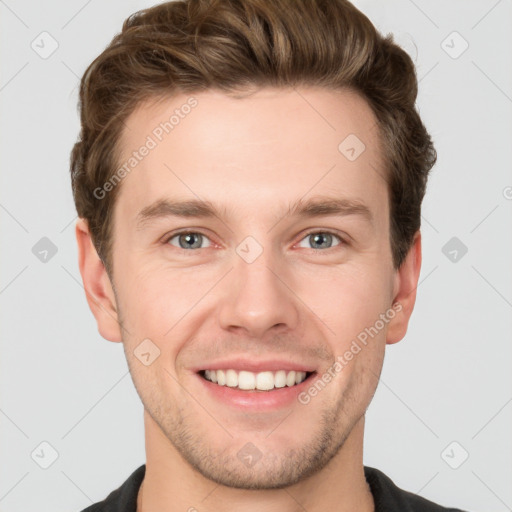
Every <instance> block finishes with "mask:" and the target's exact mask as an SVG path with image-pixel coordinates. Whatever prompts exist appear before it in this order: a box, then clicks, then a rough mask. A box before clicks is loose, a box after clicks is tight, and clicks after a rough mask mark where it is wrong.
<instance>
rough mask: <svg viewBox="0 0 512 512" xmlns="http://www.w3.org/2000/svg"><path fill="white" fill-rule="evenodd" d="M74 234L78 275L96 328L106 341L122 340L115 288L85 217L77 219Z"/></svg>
mask: <svg viewBox="0 0 512 512" xmlns="http://www.w3.org/2000/svg"><path fill="white" fill-rule="evenodd" d="M75 234H76V241H77V244H78V265H79V268H80V274H81V276H82V282H83V284H84V289H85V295H86V298H87V303H88V304H89V308H90V309H91V311H92V314H93V315H94V317H95V318H96V323H97V325H98V331H99V333H100V334H101V336H102V337H103V338H105V339H106V340H109V341H114V342H119V341H122V333H121V326H120V324H119V317H118V312H117V305H116V298H115V294H114V290H113V288H112V284H111V282H110V278H109V276H108V274H107V271H106V269H105V266H104V265H103V262H102V261H101V259H100V258H99V256H98V253H97V251H96V248H95V247H94V244H93V242H92V239H91V234H90V231H89V226H88V223H87V221H86V220H85V219H82V218H80V219H78V221H77V223H76V227H75Z"/></svg>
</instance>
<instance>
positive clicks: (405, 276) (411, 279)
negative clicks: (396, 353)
mask: <svg viewBox="0 0 512 512" xmlns="http://www.w3.org/2000/svg"><path fill="white" fill-rule="evenodd" d="M420 270H421V233H420V231H419V230H418V231H417V232H416V234H415V235H414V239H413V244H412V246H411V248H410V249H409V252H408V253H407V256H406V258H405V260H404V261H403V263H402V265H401V266H400V268H399V269H398V270H397V271H396V275H395V285H394V291H393V296H394V299H393V309H394V310H395V312H396V315H395V316H394V317H393V319H392V320H390V322H389V324H388V331H387V337H386V343H387V344H388V345H391V344H393V343H397V342H398V341H400V340H401V339H402V338H403V337H404V336H405V334H406V332H407V326H408V324H409V318H410V317H411V314H412V310H413V309H414V304H415V302H416V289H417V287H418V279H419V277H420Z"/></svg>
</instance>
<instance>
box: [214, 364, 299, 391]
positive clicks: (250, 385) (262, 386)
mask: <svg viewBox="0 0 512 512" xmlns="http://www.w3.org/2000/svg"><path fill="white" fill-rule="evenodd" d="M204 377H205V379H207V380H209V381H210V382H214V383H217V384H218V385H219V386H228V387H231V388H236V387H238V388H239V389H243V390H252V389H258V390H260V391H270V390H272V389H274V388H284V387H285V386H289V387H291V386H294V385H295V384H300V383H301V382H302V381H303V380H305V378H306V372H300V371H295V370H291V371H289V372H287V371H285V370H279V371H277V372H271V371H264V372H259V373H254V372H248V371H245V370H242V371H239V372H238V371H236V370H232V369H229V370H205V371H204Z"/></svg>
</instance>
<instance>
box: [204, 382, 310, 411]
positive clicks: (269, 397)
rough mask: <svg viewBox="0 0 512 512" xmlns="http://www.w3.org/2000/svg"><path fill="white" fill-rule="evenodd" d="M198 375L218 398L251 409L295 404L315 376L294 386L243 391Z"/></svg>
mask: <svg viewBox="0 0 512 512" xmlns="http://www.w3.org/2000/svg"><path fill="white" fill-rule="evenodd" d="M196 375H197V378H198V379H199V380H200V381H201V382H202V383H203V385H204V386H205V387H206V389H207V391H208V392H209V393H211V394H212V395H213V397H214V398H215V399H216V400H218V401H220V402H223V403H225V404H227V405H231V406H234V407H236V408H237V409H242V410H250V411H271V410H276V409H280V408H283V407H286V406H289V405H291V404H293V403H294V402H296V401H297V395H299V393H301V392H302V391H304V390H305V389H306V388H307V387H309V386H310V385H311V382H312V379H313V377H314V376H315V374H314V373H312V374H311V375H310V376H309V377H308V378H307V379H305V380H303V381H302V382H301V383H300V384H295V385H294V386H285V387H284V388H274V389H272V390H270V391H257V390H250V391H243V390H241V389H238V388H231V387H229V386H219V385H218V384H215V383H213V382H210V381H209V380H206V379H205V378H204V377H201V375H199V374H196Z"/></svg>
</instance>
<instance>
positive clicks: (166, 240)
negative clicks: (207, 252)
mask: <svg viewBox="0 0 512 512" xmlns="http://www.w3.org/2000/svg"><path fill="white" fill-rule="evenodd" d="M315 234H322V235H332V236H333V237H335V238H337V239H338V240H339V242H340V243H339V244H338V245H335V246H333V247H328V248H327V249H314V248H312V247H311V248H310V249H311V250H313V251H318V252H327V251H329V250H331V249H335V248H336V247H339V246H346V245H348V242H347V241H346V240H345V239H344V238H343V237H342V236H341V235H339V234H338V233H337V232H335V231H328V230H312V231H309V232H307V233H306V234H305V235H304V236H303V237H302V238H301V239H300V240H299V242H298V243H300V242H302V241H303V240H304V239H305V238H307V237H308V236H311V235H315ZM180 235H202V236H204V237H205V238H207V239H208V240H210V238H209V237H208V235H206V234H205V233H203V232H202V231H192V230H184V231H178V232H176V233H172V234H170V235H168V236H166V237H165V238H164V239H163V240H162V244H164V245H167V244H169V242H170V241H171V240H172V239H173V238H175V237H177V236H180ZM210 242H212V241H211V240H210ZM212 243H213V242H212ZM169 245H170V244H169ZM171 247H174V249H181V250H182V251H186V252H194V251H198V250H200V249H208V247H200V248H199V249H183V248H182V247H176V246H171Z"/></svg>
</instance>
